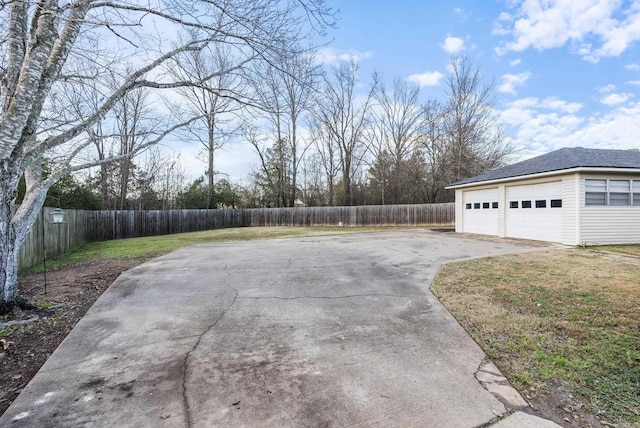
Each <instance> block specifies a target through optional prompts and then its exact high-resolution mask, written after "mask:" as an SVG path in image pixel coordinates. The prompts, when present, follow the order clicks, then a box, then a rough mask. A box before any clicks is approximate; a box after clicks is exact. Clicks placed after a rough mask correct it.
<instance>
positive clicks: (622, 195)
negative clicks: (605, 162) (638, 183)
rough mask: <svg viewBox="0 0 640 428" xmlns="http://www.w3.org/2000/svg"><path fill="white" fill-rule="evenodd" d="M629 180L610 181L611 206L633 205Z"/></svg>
mask: <svg viewBox="0 0 640 428" xmlns="http://www.w3.org/2000/svg"><path fill="white" fill-rule="evenodd" d="M629 185H630V182H629V180H609V205H613V206H617V207H620V206H628V205H631V193H630V192H631V189H630V187H629Z"/></svg>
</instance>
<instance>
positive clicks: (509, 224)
mask: <svg viewBox="0 0 640 428" xmlns="http://www.w3.org/2000/svg"><path fill="white" fill-rule="evenodd" d="M506 211H507V214H506V235H507V236H509V237H512V238H523V239H535V240H539V241H549V242H562V182H561V181H553V182H550V183H542V184H531V185H526V186H511V187H508V188H507V207H506Z"/></svg>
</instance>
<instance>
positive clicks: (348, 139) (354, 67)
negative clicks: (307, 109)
mask: <svg viewBox="0 0 640 428" xmlns="http://www.w3.org/2000/svg"><path fill="white" fill-rule="evenodd" d="M358 69H359V66H358V63H357V62H355V61H351V62H349V63H343V64H341V65H340V66H339V67H337V68H334V69H333V75H332V76H331V77H330V78H327V79H326V80H325V84H324V87H323V90H322V91H321V93H320V96H319V99H318V100H317V105H318V107H317V109H316V110H317V111H316V115H317V120H318V122H319V123H320V125H321V126H322V128H323V132H322V136H323V137H324V138H326V139H325V140H324V141H322V144H324V145H326V148H327V151H330V150H332V148H333V147H337V149H338V158H339V160H340V170H341V172H342V185H343V186H344V196H343V200H342V203H344V204H345V205H352V204H353V197H352V196H353V186H352V180H353V178H354V177H355V176H356V174H357V172H358V169H359V168H360V165H361V164H362V160H363V158H364V156H365V136H366V130H367V126H368V125H369V122H370V119H371V106H372V103H373V93H374V91H375V86H374V87H372V89H371V91H370V92H369V93H368V94H367V95H366V96H364V97H363V98H358V97H357V94H356V88H357V85H358V83H359V82H358V78H357V77H358Z"/></svg>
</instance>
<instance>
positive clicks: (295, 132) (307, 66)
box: [252, 54, 320, 206]
mask: <svg viewBox="0 0 640 428" xmlns="http://www.w3.org/2000/svg"><path fill="white" fill-rule="evenodd" d="M253 71H254V73H253V74H254V78H253V82H252V83H253V88H254V94H255V95H254V98H255V101H256V103H257V105H256V107H255V108H254V109H253V110H252V111H253V112H254V114H253V115H252V116H254V117H255V116H257V117H259V118H260V119H263V120H264V121H265V122H266V123H267V124H268V128H269V131H270V133H271V135H272V138H271V140H272V144H271V145H266V146H261V145H257V144H254V143H252V145H253V147H254V149H255V150H256V151H262V153H258V155H259V156H260V158H261V159H264V158H266V157H268V156H271V157H273V156H276V157H277V159H271V161H270V164H271V165H270V167H273V168H274V169H275V171H276V172H279V175H278V177H279V179H278V180H277V181H274V183H275V184H276V185H277V186H278V189H279V190H277V191H276V193H277V194H278V195H279V196H278V198H277V199H278V202H277V205H278V206H293V205H294V203H295V200H296V197H297V191H298V170H299V168H300V163H301V162H302V160H303V158H304V155H305V152H306V151H307V149H308V148H309V146H310V144H311V142H310V141H309V140H308V139H306V138H303V136H302V135H301V134H300V127H301V124H302V119H303V116H304V115H305V114H306V113H307V112H308V111H309V109H310V108H311V105H312V102H313V98H312V95H313V93H314V91H316V90H317V84H318V78H319V75H320V74H319V67H318V65H316V64H315V63H314V60H313V57H312V56H310V55H306V54H305V55H301V54H294V55H289V56H286V57H283V58H281V59H280V61H279V62H278V63H277V64H260V65H259V66H258V67H256V68H254V70H253ZM265 149H266V150H268V151H269V153H266V152H265ZM265 166H267V165H266V163H265V162H263V161H262V169H263V173H267V172H266V171H265V170H264V168H265Z"/></svg>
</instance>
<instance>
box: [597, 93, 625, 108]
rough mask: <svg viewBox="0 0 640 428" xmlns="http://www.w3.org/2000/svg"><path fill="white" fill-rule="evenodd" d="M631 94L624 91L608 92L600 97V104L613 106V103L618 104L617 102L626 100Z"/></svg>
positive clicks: (620, 102)
mask: <svg viewBox="0 0 640 428" xmlns="http://www.w3.org/2000/svg"><path fill="white" fill-rule="evenodd" d="M631 96H632V95H630V94H624V93H620V94H609V95H606V96H604V97H602V98H601V99H600V102H601V103H602V104H606V105H608V106H614V105H618V104H622V103H624V102H627V101H628V100H629V98H631Z"/></svg>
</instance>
